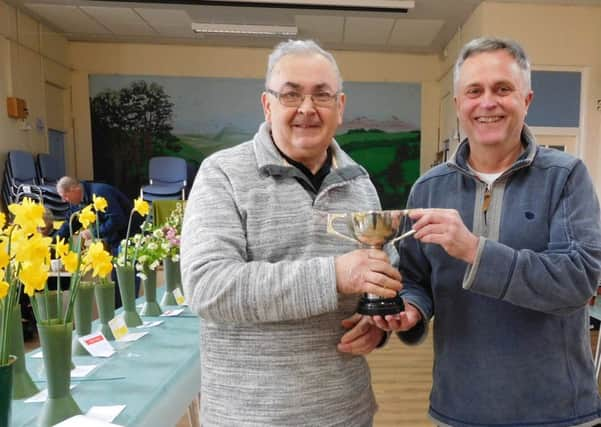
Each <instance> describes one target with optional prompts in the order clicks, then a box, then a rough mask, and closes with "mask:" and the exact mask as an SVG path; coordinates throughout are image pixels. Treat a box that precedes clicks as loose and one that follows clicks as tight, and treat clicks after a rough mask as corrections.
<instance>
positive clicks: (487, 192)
mask: <svg viewBox="0 0 601 427" xmlns="http://www.w3.org/2000/svg"><path fill="white" fill-rule="evenodd" d="M491 198H492V194H491V192H490V186H489V185H488V184H486V189H485V190H484V200H483V201H482V213H484V224H486V213H487V212H488V207H489V206H490V199H491Z"/></svg>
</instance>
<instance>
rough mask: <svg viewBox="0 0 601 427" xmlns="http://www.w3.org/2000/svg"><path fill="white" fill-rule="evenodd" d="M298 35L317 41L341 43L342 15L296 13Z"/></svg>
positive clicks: (342, 31) (342, 30)
mask: <svg viewBox="0 0 601 427" xmlns="http://www.w3.org/2000/svg"><path fill="white" fill-rule="evenodd" d="M295 20H296V26H297V27H298V33H299V37H310V38H311V39H313V40H315V41H316V42H319V43H342V40H343V35H344V17H342V16H315V15H297V16H296V17H295Z"/></svg>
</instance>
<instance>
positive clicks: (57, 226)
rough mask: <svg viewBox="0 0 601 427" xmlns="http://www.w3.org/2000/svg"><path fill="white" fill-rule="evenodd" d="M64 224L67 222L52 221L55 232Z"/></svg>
mask: <svg viewBox="0 0 601 427" xmlns="http://www.w3.org/2000/svg"><path fill="white" fill-rule="evenodd" d="M64 223H65V221H52V228H53V229H54V230H60V228H61V227H62V226H63V224H64Z"/></svg>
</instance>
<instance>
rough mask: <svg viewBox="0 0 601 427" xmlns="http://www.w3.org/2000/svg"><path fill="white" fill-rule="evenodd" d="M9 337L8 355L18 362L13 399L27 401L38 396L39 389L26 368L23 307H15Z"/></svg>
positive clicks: (14, 373)
mask: <svg viewBox="0 0 601 427" xmlns="http://www.w3.org/2000/svg"><path fill="white" fill-rule="evenodd" d="M8 327H9V328H10V331H9V335H8V339H9V342H8V353H9V354H12V355H14V356H15V357H16V358H17V360H16V361H15V363H14V365H13V369H12V371H13V374H12V377H13V383H12V384H13V399H26V398H28V397H31V396H33V395H34V394H36V393H37V392H38V391H39V389H38V388H37V387H36V385H35V384H34V383H33V380H32V379H31V376H30V375H29V372H28V371H27V367H26V366H25V344H24V342H23V324H22V323H21V306H20V305H19V304H17V305H15V307H13V311H12V313H11V318H10V324H9V326H8Z"/></svg>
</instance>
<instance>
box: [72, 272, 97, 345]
mask: <svg viewBox="0 0 601 427" xmlns="http://www.w3.org/2000/svg"><path fill="white" fill-rule="evenodd" d="M93 303H94V283H93V282H80V283H79V286H78V290H77V295H76V296H75V303H74V304H73V316H74V320H75V334H74V335H73V343H72V344H71V354H72V355H73V356H88V355H89V354H90V353H89V352H88V350H86V349H85V347H84V346H83V345H82V344H81V343H80V342H79V338H80V337H83V336H86V335H88V334H90V333H91V332H92V304H93Z"/></svg>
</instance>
